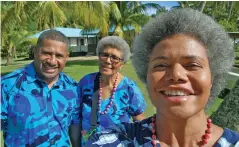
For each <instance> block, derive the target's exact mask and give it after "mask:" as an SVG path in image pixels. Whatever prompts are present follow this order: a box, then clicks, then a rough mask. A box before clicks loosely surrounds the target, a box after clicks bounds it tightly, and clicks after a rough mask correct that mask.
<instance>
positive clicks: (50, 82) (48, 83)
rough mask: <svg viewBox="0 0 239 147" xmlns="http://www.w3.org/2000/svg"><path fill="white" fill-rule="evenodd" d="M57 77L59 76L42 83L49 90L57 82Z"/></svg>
mask: <svg viewBox="0 0 239 147" xmlns="http://www.w3.org/2000/svg"><path fill="white" fill-rule="evenodd" d="M58 77H59V76H57V77H56V78H54V79H44V82H45V83H46V84H47V86H48V88H49V89H50V88H52V86H53V85H54V84H55V83H56V81H57V80H58Z"/></svg>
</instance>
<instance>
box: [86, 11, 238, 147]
mask: <svg viewBox="0 0 239 147" xmlns="http://www.w3.org/2000/svg"><path fill="white" fill-rule="evenodd" d="M133 49H134V54H133V65H134V67H135V70H136V73H137V74H138V76H139V78H140V79H141V80H142V81H143V82H144V83H145V85H146V86H147V89H148V93H149V96H150V99H151V101H152V103H153V105H154V106H155V107H156V114H152V115H153V116H152V117H150V118H147V119H145V120H143V121H141V122H136V123H133V124H124V125H122V126H121V127H115V129H114V128H113V129H112V130H108V131H105V132H103V133H99V134H95V135H94V136H92V137H91V139H90V140H89V142H88V143H87V145H86V147H88V146H89V147H95V146H101V147H111V146H112V147H114V146H127V147H134V146H135V147H138V146H143V147H151V146H153V147H169V146H170V147H199V146H200V147H202V146H204V147H212V146H215V147H229V146H230V147H231V146H235V147H238V146H239V134H238V133H236V132H233V131H231V130H229V129H227V128H221V127H219V126H216V125H214V124H213V120H211V119H210V118H209V116H207V114H206V113H205V108H206V106H207V104H208V105H210V103H211V102H213V101H214V100H215V98H216V97H217V95H218V94H219V92H220V90H221V89H222V87H223V85H224V83H225V75H226V73H227V72H228V70H229V69H230V68H231V67H232V64H233V60H234V53H233V42H232V41H231V39H230V38H229V36H228V35H227V33H226V32H225V31H224V29H223V28H222V27H221V26H219V25H218V24H217V23H216V22H215V21H214V20H213V19H212V18H210V17H208V16H206V15H205V14H203V13H201V12H198V11H196V10H192V9H177V10H172V11H170V12H166V13H164V14H161V15H159V16H158V17H156V18H155V19H152V20H151V21H150V22H148V24H147V25H146V26H145V27H144V29H143V31H142V33H141V34H140V35H139V36H137V38H136V40H135V42H134V47H133ZM225 119H226V118H225Z"/></svg>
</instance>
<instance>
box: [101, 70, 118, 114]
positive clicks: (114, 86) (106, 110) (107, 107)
mask: <svg viewBox="0 0 239 147" xmlns="http://www.w3.org/2000/svg"><path fill="white" fill-rule="evenodd" d="M99 78H100V80H99V81H100V90H99V96H98V98H99V99H98V110H99V113H100V114H106V113H107V112H108V111H109V109H110V107H111V106H112V104H113V99H114V93H115V91H116V84H117V81H118V78H119V73H117V75H116V79H115V82H114V85H113V89H112V92H111V96H110V98H109V99H110V102H109V103H108V105H107V106H106V108H105V110H104V111H101V112H100V104H101V101H102V88H103V84H102V79H101V76H100V77H99Z"/></svg>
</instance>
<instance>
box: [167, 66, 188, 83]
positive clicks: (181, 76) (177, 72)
mask: <svg viewBox="0 0 239 147" xmlns="http://www.w3.org/2000/svg"><path fill="white" fill-rule="evenodd" d="M187 79H188V78H187V70H185V68H184V67H183V66H182V65H181V64H175V65H173V66H172V67H171V69H170V70H169V71H168V73H167V80H168V81H170V82H173V83H185V82H186V81H187Z"/></svg>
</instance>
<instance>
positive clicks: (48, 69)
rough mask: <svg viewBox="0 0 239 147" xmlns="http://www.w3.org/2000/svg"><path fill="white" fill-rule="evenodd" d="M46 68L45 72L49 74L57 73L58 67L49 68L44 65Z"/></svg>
mask: <svg viewBox="0 0 239 147" xmlns="http://www.w3.org/2000/svg"><path fill="white" fill-rule="evenodd" d="M43 66H44V69H45V70H44V71H45V72H47V73H55V72H56V69H57V67H50V66H47V65H45V64H43Z"/></svg>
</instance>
